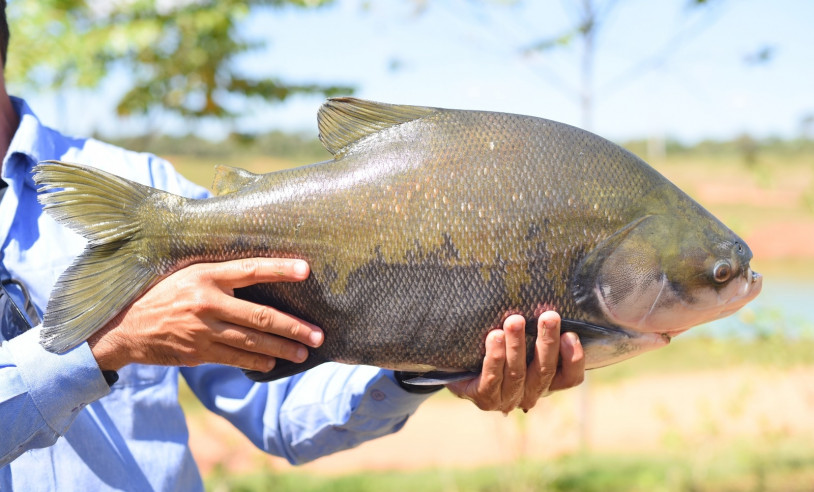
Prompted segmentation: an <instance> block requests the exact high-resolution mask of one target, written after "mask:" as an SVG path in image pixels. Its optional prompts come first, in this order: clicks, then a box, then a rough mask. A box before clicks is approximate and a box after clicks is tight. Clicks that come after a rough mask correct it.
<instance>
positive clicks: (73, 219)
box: [34, 161, 164, 353]
mask: <svg viewBox="0 0 814 492" xmlns="http://www.w3.org/2000/svg"><path fill="white" fill-rule="evenodd" d="M34 171H35V174H34V181H35V182H36V183H37V184H38V185H40V189H39V196H38V199H39V201H40V203H41V204H42V205H43V208H44V209H45V210H46V211H47V212H48V213H49V214H50V215H51V216H52V217H53V218H54V219H55V220H56V221H57V222H59V223H62V224H64V225H66V226H67V227H69V228H71V229H73V230H74V231H76V232H78V233H79V234H81V235H82V236H84V237H85V238H87V240H88V244H87V246H86V248H85V250H84V251H83V252H82V254H80V255H79V256H78V257H77V258H76V259H75V260H74V262H73V264H72V265H71V266H70V267H69V268H68V269H67V270H65V272H63V273H62V275H61V276H60V277H59V280H57V283H56V285H55V286H54V289H53V291H52V293H51V297H50V299H49V300H48V307H47V308H46V310H45V315H44V316H43V326H42V331H41V334H40V344H41V345H42V346H43V347H45V348H46V349H47V350H49V351H51V352H56V353H62V352H65V351H67V350H69V349H71V348H73V347H75V346H77V345H79V344H80V343H82V342H83V341H85V340H87V339H88V338H89V337H90V336H91V335H93V334H94V333H95V332H96V331H98V330H99V329H100V328H101V327H103V326H104V325H105V324H107V322H108V321H110V320H111V319H113V318H114V317H115V316H116V315H117V314H118V313H119V312H120V311H121V310H122V309H124V308H125V307H126V306H128V305H129V304H130V303H132V302H133V301H134V300H135V299H136V298H138V297H139V296H140V295H141V294H142V293H144V291H146V290H147V289H148V288H149V287H150V286H152V285H153V284H154V283H155V282H156V281H157V280H158V278H159V276H160V275H159V273H158V272H156V271H155V269H154V268H153V267H151V266H150V263H152V262H150V261H149V260H145V258H144V255H143V253H142V252H144V251H150V250H151V248H146V247H144V245H143V244H142V245H139V243H140V242H142V241H144V239H143V236H144V235H143V234H142V220H141V219H140V216H143V212H140V210H143V209H144V204H145V203H146V202H147V201H148V199H149V198H150V196H151V195H155V194H159V193H160V194H163V193H164V192H160V191H158V190H155V189H154V188H150V187H148V186H144V185H141V184H138V183H134V182H132V181H129V180H126V179H124V178H121V177H118V176H115V175H112V174H109V173H106V172H104V171H100V170H98V169H95V168H91V167H86V166H82V165H78V164H68V163H63V162H59V161H45V162H41V163H39V164H38V165H37V166H36V167H35V168H34Z"/></svg>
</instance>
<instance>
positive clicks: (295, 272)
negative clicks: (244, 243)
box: [206, 258, 310, 289]
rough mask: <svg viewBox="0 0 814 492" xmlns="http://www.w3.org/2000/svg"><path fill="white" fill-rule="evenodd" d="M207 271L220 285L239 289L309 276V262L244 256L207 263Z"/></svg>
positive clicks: (297, 279)
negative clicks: (238, 258) (237, 258)
mask: <svg viewBox="0 0 814 492" xmlns="http://www.w3.org/2000/svg"><path fill="white" fill-rule="evenodd" d="M206 268H207V270H206V272H207V275H209V276H210V277H211V278H212V279H214V280H215V281H216V282H217V283H218V284H219V285H221V286H223V287H227V288H230V289H239V288H241V287H246V286H249V285H254V284H263V283H269V282H296V281H300V280H305V279H306V278H308V274H309V271H310V270H309V267H308V263H306V262H305V261H303V260H297V259H285V258H243V259H240V260H232V261H224V262H221V263H209V264H206Z"/></svg>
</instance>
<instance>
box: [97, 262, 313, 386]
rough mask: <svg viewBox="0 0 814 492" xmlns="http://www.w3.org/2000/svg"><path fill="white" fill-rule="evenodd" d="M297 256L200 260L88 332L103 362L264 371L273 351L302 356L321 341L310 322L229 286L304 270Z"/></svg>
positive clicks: (296, 276) (105, 365)
mask: <svg viewBox="0 0 814 492" xmlns="http://www.w3.org/2000/svg"><path fill="white" fill-rule="evenodd" d="M308 273H309V269H308V264H307V263H305V262H304V261H301V260H286V259H273V258H248V259H242V260H234V261H226V262H222V263H199V264H195V265H191V266H188V267H186V268H183V269H181V270H179V271H177V272H175V273H173V274H172V275H170V276H169V277H167V278H165V279H163V280H162V281H161V282H159V283H158V284H156V285H155V286H153V287H152V288H151V289H150V290H148V291H147V292H146V293H145V294H144V295H143V296H141V297H140V298H139V299H137V300H136V301H135V302H134V303H133V304H131V305H130V306H129V307H128V308H127V309H125V310H123V311H122V312H121V313H119V314H118V315H117V316H116V317H115V318H113V319H112V320H111V321H110V322H109V323H108V324H107V325H105V327H103V328H102V329H101V330H99V331H98V332H97V333H96V334H94V335H93V336H92V337H91V338H90V339H89V340H88V344H89V345H90V348H91V351H92V352H93V355H94V357H95V358H96V361H97V363H98V364H99V367H100V368H101V369H102V370H110V369H112V370H118V369H120V368H121V367H123V366H125V365H127V364H130V363H142V364H156V365H180V366H195V365H198V364H203V363H208V362H214V363H218V364H225V365H230V366H237V367H242V368H245V369H253V370H256V371H269V370H271V369H272V368H273V367H274V364H275V362H276V359H277V358H282V359H287V360H290V361H293V362H303V361H304V360H305V359H306V358H307V356H308V351H307V349H306V348H305V347H304V346H303V344H305V345H308V346H310V347H318V346H319V345H321V344H322V341H323V339H324V335H323V333H322V331H321V330H320V329H319V328H317V327H316V326H314V325H311V324H309V323H306V322H304V321H302V320H300V319H298V318H296V317H294V316H291V315H288V314H285V313H282V312H280V311H277V310H275V309H273V308H271V307H268V306H263V305H260V304H254V303H251V302H248V301H244V300H242V299H237V298H235V297H234V289H237V288H241V287H246V286H249V285H254V284H258V283H268V282H296V281H301V280H304V279H305V278H307V277H308Z"/></svg>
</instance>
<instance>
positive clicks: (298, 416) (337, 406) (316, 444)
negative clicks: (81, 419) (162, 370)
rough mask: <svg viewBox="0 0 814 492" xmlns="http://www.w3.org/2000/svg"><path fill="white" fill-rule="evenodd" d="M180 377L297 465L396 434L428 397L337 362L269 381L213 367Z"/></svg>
mask: <svg viewBox="0 0 814 492" xmlns="http://www.w3.org/2000/svg"><path fill="white" fill-rule="evenodd" d="M181 374H182V375H183V376H184V378H185V379H186V381H187V383H188V384H189V386H190V388H191V389H192V391H193V392H194V393H195V395H196V396H197V397H198V398H199V399H200V400H201V402H203V404H204V405H205V406H206V407H207V408H208V409H210V410H212V411H213V412H215V413H217V414H218V415H221V416H223V417H225V418H226V419H227V420H229V421H230V422H231V423H232V424H233V425H234V426H235V427H237V428H238V429H239V430H240V431H241V432H242V433H243V434H245V435H246V436H247V437H248V438H249V439H250V440H251V441H252V443H254V445H255V446H257V447H258V448H260V449H261V450H263V451H265V452H267V453H271V454H273V455H276V456H281V457H283V458H285V459H286V460H288V461H289V462H290V463H292V464H302V463H306V462H308V461H312V460H314V459H317V458H319V457H322V456H325V455H328V454H331V453H335V452H338V451H342V450H345V449H349V448H352V447H355V446H357V445H359V444H360V443H362V442H365V441H368V440H371V439H375V438H378V437H381V436H384V435H387V434H391V433H393V432H396V431H398V430H399V429H401V428H402V427H403V426H404V424H405V422H406V421H407V419H408V418H409V417H410V415H412V414H413V413H414V412H415V411H416V409H417V408H418V406H419V405H420V404H421V403H422V402H424V401H425V400H426V399H427V398H429V397H430V396H431V394H415V393H409V392H407V391H405V390H403V389H402V388H401V387H399V385H398V384H397V383H396V381H395V380H394V379H393V374H392V372H391V371H387V370H384V369H379V368H376V367H370V366H355V365H343V364H336V363H326V364H322V365H320V366H317V367H315V368H313V369H310V370H308V371H306V372H304V373H301V374H297V375H295V376H292V377H290V378H285V379H281V380H278V381H272V382H269V383H255V382H253V381H251V380H249V379H248V378H247V377H246V376H245V375H244V374H243V373H242V372H241V371H240V370H237V369H235V368H230V367H223V366H214V365H206V366H199V367H191V368H182V369H181Z"/></svg>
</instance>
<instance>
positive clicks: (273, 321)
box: [213, 296, 325, 347]
mask: <svg viewBox="0 0 814 492" xmlns="http://www.w3.org/2000/svg"><path fill="white" fill-rule="evenodd" d="M213 306H215V307H214V309H215V311H214V312H213V314H215V315H216V316H217V318H218V319H220V320H221V321H226V322H228V323H231V324H234V325H238V326H243V327H246V328H252V329H254V330H258V331H261V332H264V333H270V334H272V335H277V336H280V337H285V338H288V339H290V340H294V341H297V342H300V343H303V344H305V345H308V346H311V347H319V346H320V345H321V344H322V341H323V340H324V339H325V335H324V334H323V332H322V330H321V329H319V327H317V326H315V325H313V324H311V323H308V322H306V321H303V320H301V319H300V318H297V317H296V316H292V315H290V314H288V313H283V312H281V311H278V310H276V309H274V308H272V307H269V306H264V305H262V304H255V303H253V302H249V301H244V300H242V299H237V298H234V297H232V296H224V298H223V299H222V300H221V302H218V303H213Z"/></svg>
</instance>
